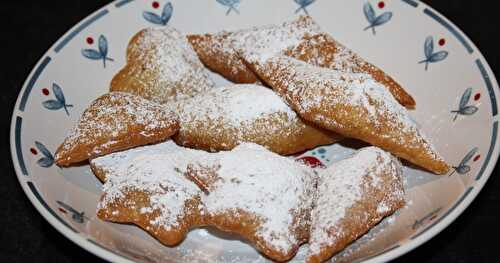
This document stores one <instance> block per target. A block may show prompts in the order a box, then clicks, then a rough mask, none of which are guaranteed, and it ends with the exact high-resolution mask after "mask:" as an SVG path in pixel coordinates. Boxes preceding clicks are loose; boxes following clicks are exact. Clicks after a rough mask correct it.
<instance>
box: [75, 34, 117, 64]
mask: <svg viewBox="0 0 500 263" xmlns="http://www.w3.org/2000/svg"><path fill="white" fill-rule="evenodd" d="M82 55H83V56H84V57H86V58H88V59H91V60H102V64H103V66H104V67H106V61H114V60H113V59H112V58H110V57H108V40H107V39H106V37H104V36H103V35H100V36H99V41H98V49H97V50H95V49H82Z"/></svg>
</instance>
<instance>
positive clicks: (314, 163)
mask: <svg viewBox="0 0 500 263" xmlns="http://www.w3.org/2000/svg"><path fill="white" fill-rule="evenodd" d="M297 161H300V162H303V163H304V164H306V165H308V166H310V167H312V168H316V167H321V168H325V165H324V164H323V163H321V161H320V160H318V159H317V158H316V157H312V156H304V157H300V158H299V159H297Z"/></svg>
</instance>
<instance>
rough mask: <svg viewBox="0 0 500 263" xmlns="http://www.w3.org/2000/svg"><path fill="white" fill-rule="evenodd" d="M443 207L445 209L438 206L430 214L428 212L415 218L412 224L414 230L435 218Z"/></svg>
mask: <svg viewBox="0 0 500 263" xmlns="http://www.w3.org/2000/svg"><path fill="white" fill-rule="evenodd" d="M442 209H443V208H442V207H439V208H437V209H435V210H432V211H431V212H429V213H428V214H426V215H425V216H423V217H422V218H420V219H417V220H415V223H413V225H412V226H411V228H412V229H413V230H417V229H419V228H420V227H421V226H423V225H424V224H426V223H428V222H430V221H432V220H434V219H435V218H436V217H437V215H438V214H439V212H440V211H441V210H442Z"/></svg>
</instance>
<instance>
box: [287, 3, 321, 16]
mask: <svg viewBox="0 0 500 263" xmlns="http://www.w3.org/2000/svg"><path fill="white" fill-rule="evenodd" d="M293 1H295V3H297V4H298V5H299V8H297V10H295V14H297V13H298V12H300V11H304V13H305V14H306V15H309V12H307V9H306V7H308V6H310V5H311V4H312V3H314V2H315V1H316V0H293Z"/></svg>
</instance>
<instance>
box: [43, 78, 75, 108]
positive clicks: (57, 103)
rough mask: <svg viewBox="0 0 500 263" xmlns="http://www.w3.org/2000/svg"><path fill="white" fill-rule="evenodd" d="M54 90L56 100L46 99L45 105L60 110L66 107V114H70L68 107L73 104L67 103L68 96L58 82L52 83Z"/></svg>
mask: <svg viewBox="0 0 500 263" xmlns="http://www.w3.org/2000/svg"><path fill="white" fill-rule="evenodd" d="M52 92H54V96H55V98H56V99H55V100H46V101H44V102H42V105H43V107H45V108H46V109H48V110H59V109H64V111H65V112H66V114H67V115H68V116H69V111H68V108H71V107H73V105H72V104H67V103H66V98H65V97H64V93H63V91H62V89H61V87H60V86H59V85H57V84H56V83H53V84H52Z"/></svg>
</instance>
